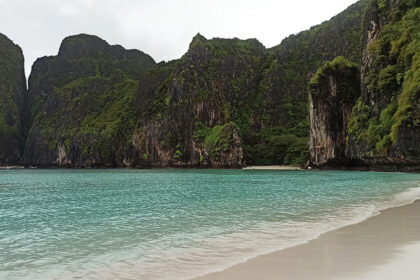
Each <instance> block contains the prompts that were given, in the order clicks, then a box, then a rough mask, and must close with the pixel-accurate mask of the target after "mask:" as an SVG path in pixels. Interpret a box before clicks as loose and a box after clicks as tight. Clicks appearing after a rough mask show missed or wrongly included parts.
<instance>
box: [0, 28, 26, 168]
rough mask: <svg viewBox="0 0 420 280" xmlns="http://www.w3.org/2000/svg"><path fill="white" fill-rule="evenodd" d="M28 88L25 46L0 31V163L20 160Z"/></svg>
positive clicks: (16, 162) (13, 162) (11, 162)
mask: <svg viewBox="0 0 420 280" xmlns="http://www.w3.org/2000/svg"><path fill="white" fill-rule="evenodd" d="M25 92H26V81H25V75H24V71H23V55H22V50H21V49H20V47H19V46H17V45H15V44H14V43H13V42H12V41H11V40H9V39H8V38H7V37H6V36H4V35H3V34H0V165H2V164H10V165H13V164H18V163H20V161H21V156H22V151H23V144H24V142H23V141H24V137H25V134H24V132H23V126H24V118H25V115H24V112H25V108H24V96H25Z"/></svg>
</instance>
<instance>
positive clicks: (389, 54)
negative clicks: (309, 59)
mask: <svg viewBox="0 0 420 280" xmlns="http://www.w3.org/2000/svg"><path fill="white" fill-rule="evenodd" d="M419 18H420V7H419V4H418V1H381V0H378V1H376V0H372V1H370V2H369V6H368V8H367V10H366V13H365V17H364V21H363V22H364V26H363V28H364V29H363V30H364V31H363V36H362V40H363V41H362V45H363V51H362V60H361V73H360V83H358V82H357V81H356V78H354V79H353V82H350V81H351V79H350V80H349V83H348V85H347V86H345V87H343V89H345V88H347V90H350V91H354V92H355V87H358V86H359V87H360V93H359V94H358V95H352V99H351V100H347V101H346V104H339V103H337V101H336V100H334V98H331V96H330V95H331V93H333V92H335V91H336V89H335V88H334V87H339V84H337V79H335V78H332V77H334V75H335V76H337V75H340V71H341V70H339V69H333V70H332V72H331V73H332V74H331V73H330V74H329V75H324V81H323V82H321V83H318V82H316V83H314V81H322V79H319V75H318V74H319V73H323V72H324V71H325V68H321V69H320V70H319V73H317V75H315V77H314V78H313V79H312V81H311V83H310V88H311V95H310V97H311V143H310V144H311V145H310V146H311V147H310V148H311V161H312V163H313V164H314V165H316V166H322V165H329V166H332V167H334V164H328V162H331V161H334V162H335V167H339V166H340V165H342V164H343V163H350V162H351V163H352V164H356V165H358V166H363V167H364V168H372V169H381V170H419V169H420V146H419V143H420V108H419V104H420V102H419V101H420V90H419V86H420V71H419V70H420V56H419V54H420V21H419ZM326 66H327V65H326ZM326 66H325V67H326ZM328 79H330V81H328ZM322 93H323V94H322ZM357 97H358V100H357V102H355V99H354V98H357ZM354 103H356V104H355V105H354ZM343 105H344V106H345V108H344V107H342V106H343ZM353 105H354V107H353V108H352V109H351V113H350V111H349V108H350V107H349V106H353ZM347 120H348V122H347ZM329 127H334V129H332V130H331V129H330V128H329ZM331 131H332V132H331Z"/></svg>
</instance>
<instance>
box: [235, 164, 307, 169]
mask: <svg viewBox="0 0 420 280" xmlns="http://www.w3.org/2000/svg"><path fill="white" fill-rule="evenodd" d="M242 169H244V170H301V169H302V168H300V167H297V166H291V165H255V166H247V167H244V168H242Z"/></svg>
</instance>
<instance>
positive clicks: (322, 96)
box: [309, 57, 360, 167]
mask: <svg viewBox="0 0 420 280" xmlns="http://www.w3.org/2000/svg"><path fill="white" fill-rule="evenodd" d="M309 88H310V89H309V103H310V109H309V112H310V118H311V134H310V142H309V147H310V152H311V164H312V165H315V166H318V167H319V166H325V165H335V164H343V163H345V162H346V160H347V156H346V140H347V122H348V120H349V118H350V112H351V110H352V108H353V106H354V104H355V103H356V100H357V98H358V97H359V96H360V74H359V67H358V66H357V65H356V64H353V63H350V62H349V61H347V60H346V59H345V58H343V57H337V58H335V59H334V60H333V61H331V62H327V63H326V64H325V65H324V66H323V67H321V68H320V69H319V70H318V71H317V73H316V74H315V76H314V77H313V78H312V79H311V81H310V82H309Z"/></svg>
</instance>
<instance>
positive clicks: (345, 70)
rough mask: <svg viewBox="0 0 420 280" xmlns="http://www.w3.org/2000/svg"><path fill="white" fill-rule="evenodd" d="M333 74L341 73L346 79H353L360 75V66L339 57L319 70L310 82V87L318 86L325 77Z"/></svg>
mask: <svg viewBox="0 0 420 280" xmlns="http://www.w3.org/2000/svg"><path fill="white" fill-rule="evenodd" d="M332 73H339V74H340V75H341V76H344V77H347V76H349V77H353V76H354V75H357V74H358V73H359V66H358V65H357V64H356V63H352V62H350V61H348V60H347V59H345V58H344V57H342V56H337V57H336V58H334V59H333V60H332V61H327V63H325V64H324V65H323V66H322V67H320V68H318V70H317V72H316V73H315V75H314V76H313V77H312V79H311V80H310V81H309V85H318V84H319V82H320V81H321V80H322V79H325V77H327V76H328V75H330V74H332Z"/></svg>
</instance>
